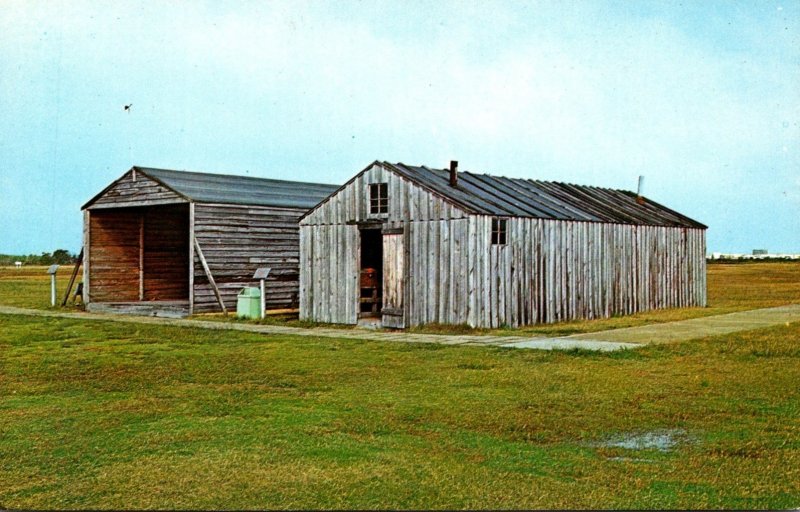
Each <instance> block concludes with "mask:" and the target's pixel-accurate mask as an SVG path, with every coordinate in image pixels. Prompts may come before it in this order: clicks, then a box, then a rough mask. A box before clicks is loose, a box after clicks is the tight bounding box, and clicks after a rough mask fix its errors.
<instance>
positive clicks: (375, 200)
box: [369, 183, 389, 213]
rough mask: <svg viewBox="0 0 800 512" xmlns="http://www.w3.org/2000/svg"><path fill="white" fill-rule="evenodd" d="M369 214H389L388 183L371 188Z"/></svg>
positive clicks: (377, 184)
mask: <svg viewBox="0 0 800 512" xmlns="http://www.w3.org/2000/svg"><path fill="white" fill-rule="evenodd" d="M369 213H389V194H388V187H387V185H386V183H373V184H371V185H370V186H369Z"/></svg>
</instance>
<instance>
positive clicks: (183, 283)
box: [89, 204, 189, 307]
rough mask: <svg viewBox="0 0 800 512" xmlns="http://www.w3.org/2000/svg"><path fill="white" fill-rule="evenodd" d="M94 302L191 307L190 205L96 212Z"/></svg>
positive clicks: (91, 270) (91, 271)
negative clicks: (177, 304)
mask: <svg viewBox="0 0 800 512" xmlns="http://www.w3.org/2000/svg"><path fill="white" fill-rule="evenodd" d="M89 302H91V303H150V304H153V303H159V302H180V303H185V305H186V306H187V307H188V304H189V207H188V205H185V204H180V205H159V206H150V207H145V208H142V207H139V208H108V209H96V210H92V211H91V214H90V231H89Z"/></svg>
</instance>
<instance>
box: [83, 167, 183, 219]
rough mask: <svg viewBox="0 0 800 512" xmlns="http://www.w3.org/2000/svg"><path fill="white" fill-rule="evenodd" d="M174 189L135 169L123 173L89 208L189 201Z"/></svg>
mask: <svg viewBox="0 0 800 512" xmlns="http://www.w3.org/2000/svg"><path fill="white" fill-rule="evenodd" d="M187 202H188V201H187V200H186V199H185V198H183V197H181V196H180V195H178V194H176V193H175V192H173V191H172V190H169V189H168V188H166V187H164V186H163V185H161V184H159V183H158V182H157V181H154V180H152V179H150V178H148V177H147V176H145V175H143V174H142V173H141V172H135V171H134V170H133V169H132V170H130V171H128V172H126V173H125V174H123V175H122V177H121V178H120V179H118V180H117V181H115V182H114V183H113V184H112V185H111V187H109V188H108V189H107V190H105V191H104V192H103V193H102V194H101V195H100V197H98V198H96V199H95V200H94V202H93V203H92V204H91V205H90V206H89V209H102V208H126V207H135V206H148V205H157V204H172V203H187Z"/></svg>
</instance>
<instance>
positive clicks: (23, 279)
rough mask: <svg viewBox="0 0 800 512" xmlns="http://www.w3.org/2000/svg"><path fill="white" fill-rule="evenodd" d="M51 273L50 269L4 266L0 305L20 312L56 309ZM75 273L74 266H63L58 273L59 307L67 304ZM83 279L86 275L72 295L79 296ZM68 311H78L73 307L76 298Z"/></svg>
mask: <svg viewBox="0 0 800 512" xmlns="http://www.w3.org/2000/svg"><path fill="white" fill-rule="evenodd" d="M47 269H48V267H47V266H33V265H26V266H24V267H22V268H15V267H8V266H6V267H3V266H0V304H3V305H5V306H17V307H20V308H36V309H55V308H51V307H50V276H49V275H48V274H47ZM72 269H73V266H72V265H62V266H61V267H60V268H59V269H58V273H57V274H56V291H57V292H58V293H57V294H56V299H57V301H58V302H57V303H58V304H61V301H62V300H64V294H65V293H66V292H67V284H68V283H69V278H70V276H71V275H72ZM81 272H82V271H81ZM82 278H83V275H82V274H80V275H78V277H77V278H76V279H75V285H74V286H73V288H72V293H71V295H72V294H74V293H75V287H76V286H77V283H79V282H80V281H82ZM67 308H69V309H71V310H76V309H78V307H76V306H74V305H73V304H72V297H70V300H69V302H68V303H67ZM59 309H61V308H60V307H59Z"/></svg>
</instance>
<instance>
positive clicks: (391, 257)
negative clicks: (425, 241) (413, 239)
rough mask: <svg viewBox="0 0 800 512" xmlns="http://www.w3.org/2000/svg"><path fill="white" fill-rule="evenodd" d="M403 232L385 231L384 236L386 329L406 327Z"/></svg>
mask: <svg viewBox="0 0 800 512" xmlns="http://www.w3.org/2000/svg"><path fill="white" fill-rule="evenodd" d="M403 254H404V251H403V233H402V231H400V232H396V231H390V232H386V231H384V234H383V307H382V308H381V323H382V324H383V326H384V327H395V328H400V329H402V328H404V327H405V317H404V315H403V281H404V277H405V258H404V257H403Z"/></svg>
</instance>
